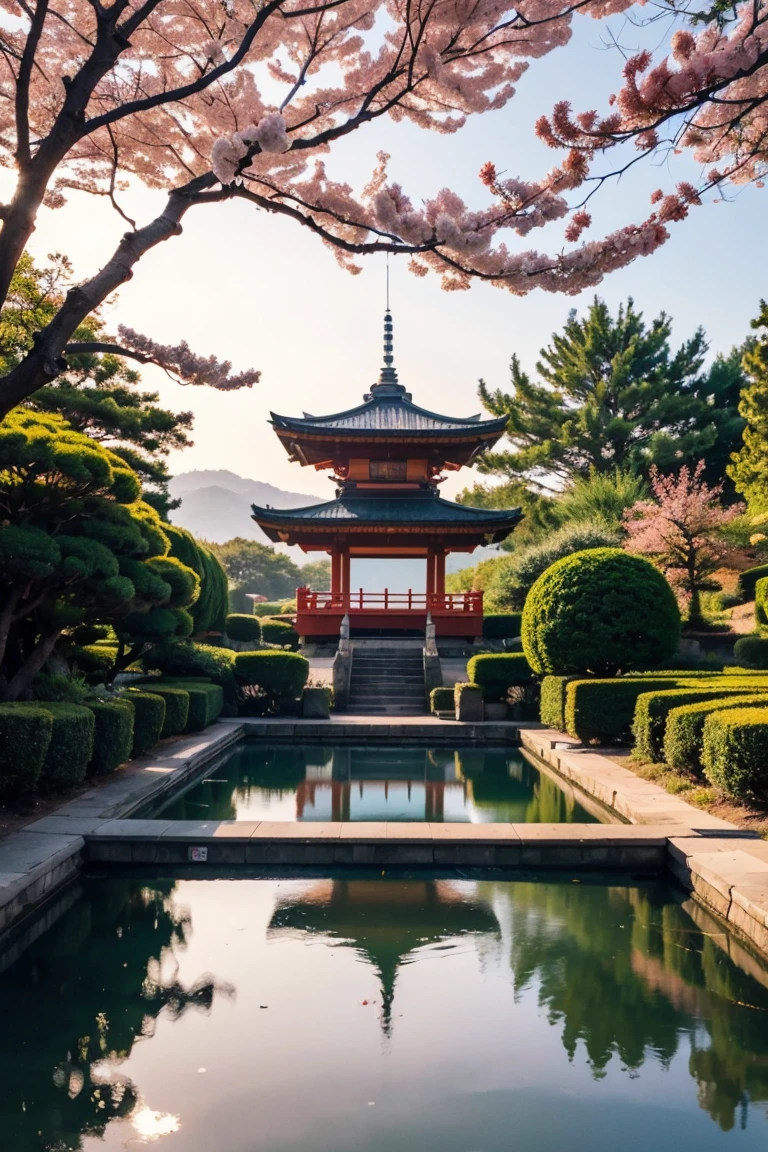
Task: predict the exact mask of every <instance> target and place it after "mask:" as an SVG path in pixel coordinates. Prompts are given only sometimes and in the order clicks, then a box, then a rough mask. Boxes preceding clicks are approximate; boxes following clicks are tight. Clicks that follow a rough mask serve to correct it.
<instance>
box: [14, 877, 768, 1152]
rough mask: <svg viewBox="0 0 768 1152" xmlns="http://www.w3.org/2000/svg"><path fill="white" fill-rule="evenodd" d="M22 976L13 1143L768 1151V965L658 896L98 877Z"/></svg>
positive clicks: (218, 1150)
mask: <svg viewBox="0 0 768 1152" xmlns="http://www.w3.org/2000/svg"><path fill="white" fill-rule="evenodd" d="M9 959H10V958H6V966H5V969H4V971H3V972H2V974H0V1021H2V1027H0V1134H2V1135H1V1136H0V1145H1V1146H2V1148H3V1149H7V1150H8V1152H39V1150H41V1149H45V1150H47V1152H54V1150H55V1152H63V1150H65V1149H66V1150H70V1149H72V1150H74V1149H82V1150H83V1152H122V1150H123V1149H132V1150H135V1149H140V1148H143V1147H146V1146H149V1145H152V1147H154V1148H157V1149H159V1150H162V1152H360V1150H367V1152H405V1150H411V1149H413V1150H418V1152H422V1150H423V1152H510V1150H518V1152H542V1150H543V1152H560V1150H564V1152H602V1150H605V1152H614V1150H615V1149H621V1150H622V1152H649V1150H652V1152H668V1150H669V1152H672V1150H674V1152H687V1150H689V1149H690V1150H691V1152H694V1150H695V1152H721V1150H722V1152H724V1150H728V1149H738V1150H739V1152H757V1150H760V1152H764V1150H765V1148H766V1147H768V1115H767V1110H768V1026H767V1025H768V974H767V973H766V970H765V969H764V968H762V967H761V966H760V964H759V963H757V962H756V961H755V960H754V958H753V957H751V956H750V955H749V954H748V953H747V952H746V951H744V950H743V949H742V948H741V947H740V945H739V944H738V943H737V942H736V941H734V940H729V938H728V937H727V936H725V935H724V934H723V933H722V932H721V930H720V928H719V926H718V925H717V924H716V923H715V921H713V920H712V919H711V918H710V917H709V916H708V915H707V914H706V913H705V912H703V911H702V910H701V909H699V908H698V907H697V906H696V905H695V904H693V902H691V901H690V900H685V899H684V897H683V896H682V895H679V894H678V893H677V892H676V891H673V890H671V889H670V888H668V887H666V886H663V885H661V884H656V883H639V884H636V885H634V886H630V887H628V886H626V881H621V880H614V881H613V882H611V881H610V879H609V880H607V881H605V882H599V881H597V880H595V881H593V882H590V883H587V882H583V883H575V882H573V881H572V880H569V879H562V880H561V879H558V878H556V877H551V876H550V877H547V878H546V879H544V880H542V881H539V882H537V881H536V880H526V879H521V880H517V881H511V882H510V881H506V880H505V881H496V880H493V881H473V880H449V879H441V880H432V879H424V878H418V879H389V878H387V877H382V876H380V875H379V874H371V875H368V874H365V873H361V874H359V875H358V874H355V875H350V874H345V875H344V877H342V878H338V877H337V878H335V879H333V878H331V879H301V880H282V881H277V880H265V879H257V878H243V879H239V880H213V879H211V880H205V879H199V878H195V879H181V880H177V881H170V880H157V879H154V880H143V881H142V880H140V879H138V878H135V877H134V878H131V879H121V878H117V877H110V878H101V879H100V878H89V879H86V880H85V881H84V882H83V884H82V885H81V887H80V889H79V893H78V894H77V896H76V898H75V899H74V902H73V903H72V906H71V907H70V908H69V910H68V911H67V912H66V914H65V915H64V916H63V917H62V918H61V919H60V920H58V922H56V923H55V924H54V925H53V926H52V927H50V928H49V929H48V931H47V932H46V933H44V934H43V935H41V936H39V937H38V939H37V940H36V941H35V942H34V943H32V944H31V945H29V947H28V948H27V950H26V951H25V952H24V953H23V954H22V955H21V956H19V957H18V958H17V959H16V960H15V962H13V963H10V965H8V960H9Z"/></svg>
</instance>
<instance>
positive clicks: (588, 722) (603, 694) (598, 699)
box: [565, 676, 695, 743]
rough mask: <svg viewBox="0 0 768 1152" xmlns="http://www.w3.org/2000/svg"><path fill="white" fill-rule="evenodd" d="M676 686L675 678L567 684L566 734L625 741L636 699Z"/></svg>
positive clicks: (632, 678)
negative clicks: (645, 693) (644, 694)
mask: <svg viewBox="0 0 768 1152" xmlns="http://www.w3.org/2000/svg"><path fill="white" fill-rule="evenodd" d="M679 683H680V681H678V680H677V678H676V677H674V676H662V677H658V678H656V677H650V676H621V677H615V678H613V679H610V680H570V681H569V682H568V683H567V684H566V687H565V731H566V732H568V733H569V734H570V735H571V736H575V737H576V739H578V740H582V741H584V742H586V741H588V740H599V741H600V742H601V743H609V742H610V741H614V742H616V741H622V740H626V738H627V736H628V735H629V732H630V728H631V725H632V717H633V715H634V712H635V705H636V703H637V698H638V696H641V695H642V694H643V693H644V692H653V691H659V692H660V691H663V689H665V688H675V687H677V686H678V684H679ZM682 683H683V684H684V683H685V682H684V681H683V682H682ZM694 686H695V681H694Z"/></svg>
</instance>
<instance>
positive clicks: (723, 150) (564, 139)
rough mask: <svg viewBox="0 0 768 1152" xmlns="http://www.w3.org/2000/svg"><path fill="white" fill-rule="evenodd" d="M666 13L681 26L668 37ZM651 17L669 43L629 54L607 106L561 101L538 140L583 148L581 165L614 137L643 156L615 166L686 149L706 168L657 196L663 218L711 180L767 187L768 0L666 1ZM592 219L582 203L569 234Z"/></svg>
mask: <svg viewBox="0 0 768 1152" xmlns="http://www.w3.org/2000/svg"><path fill="white" fill-rule="evenodd" d="M640 3H641V4H644V3H645V0H640ZM662 19H666V20H668V21H669V22H670V24H671V25H672V26H674V24H677V25H678V26H677V27H674V30H673V27H670V28H669V29H668V30H667V31H668V32H671V35H669V36H668V37H664V36H659V34H658V22H659V20H662ZM646 24H647V25H649V26H650V25H652V26H653V27H654V28H655V29H656V36H657V40H660V41H661V42H662V43H665V42H666V43H668V44H669V51H668V52H664V51H662V52H659V53H657V54H654V52H652V51H649V50H648V49H645V48H644V49H643V50H642V51H639V52H635V53H634V54H631V55H629V58H628V59H626V62H625V65H624V70H623V84H622V85H621V87H620V88H619V90H618V91H617V92H616V93H615V94H614V95H613V96H611V98H610V101H609V103H610V105H611V108H610V110H609V111H607V113H606V114H603V115H600V114H599V113H598V112H596V111H594V110H589V111H587V110H584V111H580V112H578V113H576V114H574V113H573V111H572V109H571V106H570V104H569V103H568V102H567V101H564V100H563V101H559V102H558V103H557V104H556V105H555V108H554V111H553V113H552V114H551V115H550V116H542V117H541V118H540V119H539V121H538V123H537V132H538V134H539V136H540V137H541V139H542V140H544V141H545V142H546V143H547V144H549V145H550V147H553V148H565V149H567V150H568V153H569V154H571V153H573V152H574V151H578V152H580V153H581V155H582V157H583V160H584V162H585V163H589V162H590V161H591V159H592V158H593V157H594V156H595V155H596V154H597V153H604V152H605V151H606V150H608V149H610V148H612V147H615V146H616V145H621V144H626V143H634V145H635V147H636V149H637V150H638V152H637V155H636V156H635V157H634V158H633V159H630V160H628V161H626V162H625V163H624V164H622V165H620V168H619V171H626V169H627V168H629V167H631V166H632V165H633V164H634V163H636V161H637V160H638V159H641V158H642V157H643V156H644V155H646V156H647V155H654V156H656V157H657V158H658V157H659V154H660V153H664V154H665V155H666V157H669V156H670V155H672V154H679V153H681V152H683V151H685V150H686V149H687V150H690V151H691V152H692V154H693V158H694V160H695V161H696V162H698V163H699V164H701V165H703V166H704V168H705V169H708V171H707V173H706V176H705V177H704V179H703V180H702V182H701V185H700V187H698V188H696V187H694V186H693V185H692V184H690V183H688V182H683V183H681V184H679V185H678V187H677V190H676V192H675V193H672V194H670V193H668V194H666V195H665V194H664V192H663V191H662V190H661V189H658V190H657V191H656V192H655V193H654V194H653V196H652V202H653V203H654V204H656V205H658V208H657V211H658V216H659V219H660V220H662V221H664V222H669V221H672V220H679V219H682V218H683V217H684V216H685V215H686V214H687V210H688V208H689V207H690V206H691V205H693V204H698V203H700V201H701V197H702V195H703V193H704V192H705V191H709V190H711V189H713V188H722V187H723V186H725V185H727V184H728V183H733V184H744V183H749V182H755V183H757V184H758V186H759V187H762V185H763V179H764V177H765V175H766V170H767V169H768V4H766V3H765V0H748V2H746V3H738V2H732V0H712V3H711V5H710V7H709V8H708V9H704V10H699V9H698V8H692V6H691V5H689V4H688V3H687V2H686V0H683V3H680V2H678V0H662V2H661V4H660V5H658V6H654V11H653V14H652V15H651V16H650V17H649V18H648V19H647V21H646ZM615 174H616V173H615V172H614V173H613V175H615ZM604 178H605V177H602V178H601V179H600V180H599V181H598V182H597V183H598V185H599V183H601V182H602V179H604ZM594 190H595V185H593V187H592V190H591V192H594ZM591 192H590V195H591ZM587 198H589V196H588V197H587ZM590 223H591V218H590V215H589V213H588V212H586V211H584V208H583V207H582V208H581V209H580V211H578V212H577V213H575V214H574V216H573V218H572V221H571V224H570V225H569V228H570V230H571V236H572V237H573V238H576V237H578V236H579V235H580V234H581V232H582V231H583V229H584V228H586V227H588V226H589V224H590Z"/></svg>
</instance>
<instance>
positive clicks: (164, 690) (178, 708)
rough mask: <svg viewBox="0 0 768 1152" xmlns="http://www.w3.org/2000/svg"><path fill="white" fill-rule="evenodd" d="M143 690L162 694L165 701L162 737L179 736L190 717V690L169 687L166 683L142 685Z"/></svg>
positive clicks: (156, 694)
mask: <svg viewBox="0 0 768 1152" xmlns="http://www.w3.org/2000/svg"><path fill="white" fill-rule="evenodd" d="M142 691H145V692H149V693H151V694H152V695H153V696H162V698H163V700H164V701H165V719H164V720H163V727H162V730H161V732H160V738H161V739H163V740H164V739H165V738H166V737H168V736H179V735H181V733H182V732H183V731H184V729H185V728H186V726H187V720H188V719H189V692H187V690H186V689H185V688H168V687H166V686H165V685H164V684H158V685H157V687H155V685H154V684H152V685H151V686H150V685H149V684H143V685H142Z"/></svg>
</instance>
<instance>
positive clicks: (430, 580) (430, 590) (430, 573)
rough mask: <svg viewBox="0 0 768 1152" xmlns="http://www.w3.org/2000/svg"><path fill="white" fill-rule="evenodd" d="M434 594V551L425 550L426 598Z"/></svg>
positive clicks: (431, 549) (430, 549)
mask: <svg viewBox="0 0 768 1152" xmlns="http://www.w3.org/2000/svg"><path fill="white" fill-rule="evenodd" d="M434 592H435V550H434V548H428V549H427V596H433V595H434Z"/></svg>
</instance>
